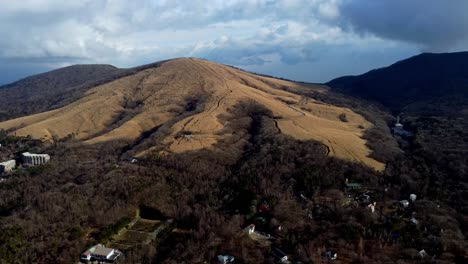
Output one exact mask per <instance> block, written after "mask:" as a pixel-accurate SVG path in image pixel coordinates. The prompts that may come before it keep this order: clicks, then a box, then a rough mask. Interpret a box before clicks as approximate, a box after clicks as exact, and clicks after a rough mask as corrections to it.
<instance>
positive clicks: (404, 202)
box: [400, 200, 409, 208]
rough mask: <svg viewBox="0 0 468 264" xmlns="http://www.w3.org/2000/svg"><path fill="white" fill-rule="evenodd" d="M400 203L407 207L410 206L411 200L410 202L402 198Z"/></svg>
mask: <svg viewBox="0 0 468 264" xmlns="http://www.w3.org/2000/svg"><path fill="white" fill-rule="evenodd" d="M400 204H401V205H402V206H403V207H404V208H406V207H408V205H409V202H408V200H401V201H400Z"/></svg>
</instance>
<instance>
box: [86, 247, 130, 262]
mask: <svg viewBox="0 0 468 264" xmlns="http://www.w3.org/2000/svg"><path fill="white" fill-rule="evenodd" d="M121 254H122V252H120V251H118V250H116V249H113V248H108V247H105V246H104V245H102V244H97V245H95V246H92V247H90V248H89V249H88V250H86V251H85V252H83V253H81V256H80V259H81V260H82V261H92V260H97V261H106V262H113V261H115V260H116V259H117V258H119V257H120V255H121Z"/></svg>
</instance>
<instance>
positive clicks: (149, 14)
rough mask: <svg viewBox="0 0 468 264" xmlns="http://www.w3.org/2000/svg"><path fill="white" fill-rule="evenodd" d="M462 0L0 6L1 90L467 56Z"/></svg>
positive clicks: (312, 71)
mask: <svg viewBox="0 0 468 264" xmlns="http://www.w3.org/2000/svg"><path fill="white" fill-rule="evenodd" d="M467 10H468V1H467V0H450V1H447V0H219V1H215V0H212V1H210V0H186V1H182V0H135V1H127V0H76V1H75V0H73V1H64V0H21V1H16V0H0V35H1V38H0V83H8V82H11V81H14V80H17V79H19V78H22V77H25V76H28V75H31V74H35V73H40V72H44V71H48V70H51V69H55V68H59V67H63V66H67V65H71V64H88V63H102V64H112V65H115V66H117V67H133V66H137V65H141V64H145V63H151V62H155V61H159V60H162V59H168V58H174V57H199V58H205V59H209V60H214V61H217V62H221V63H225V64H230V65H234V66H238V67H240V68H244V69H246V70H250V71H254V72H260V73H266V74H271V75H275V76H279V77H286V78H290V79H295V80H301V81H309V82H325V81H328V80H330V79H332V78H335V77H338V76H341V75H349V74H360V73H363V72H366V71H367V70H369V69H372V68H375V67H382V66H386V65H389V64H391V63H393V62H395V61H397V60H400V59H403V58H406V57H409V56H413V55H416V54H419V53H421V52H451V51H462V50H468V16H467V15H466V11H467Z"/></svg>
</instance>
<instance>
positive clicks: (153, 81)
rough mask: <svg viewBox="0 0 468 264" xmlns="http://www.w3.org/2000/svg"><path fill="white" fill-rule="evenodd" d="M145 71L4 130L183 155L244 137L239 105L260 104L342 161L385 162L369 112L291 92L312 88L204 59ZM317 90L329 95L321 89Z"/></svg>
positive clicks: (282, 127) (288, 130) (280, 125)
mask: <svg viewBox="0 0 468 264" xmlns="http://www.w3.org/2000/svg"><path fill="white" fill-rule="evenodd" d="M158 66H159V65H158ZM106 69H107V68H106ZM139 69H140V71H138V72H137V73H135V74H132V75H129V76H126V77H122V78H119V79H116V80H114V81H111V82H107V83H105V84H102V85H98V86H95V87H93V88H90V89H88V90H86V91H84V92H83V93H82V94H81V95H80V97H79V99H77V100H76V101H73V102H71V103H69V104H67V105H65V106H63V107H60V108H57V109H54V110H51V111H46V112H42V113H39V114H34V115H30V116H25V117H21V118H17V119H13V120H9V121H6V122H3V123H0V129H5V130H8V131H11V132H12V133H15V134H16V135H19V136H26V135H31V136H33V137H35V138H42V139H54V140H57V139H64V138H70V137H72V138H73V139H75V140H79V141H83V142H85V143H87V144H96V143H103V142H109V141H125V142H128V144H130V145H131V146H132V147H133V148H134V149H135V150H138V151H136V152H135V153H133V154H134V155H136V156H138V157H140V156H144V155H146V154H148V153H153V152H157V153H158V152H159V153H160V152H161V151H163V152H174V153H180V152H185V151H193V150H197V149H201V148H207V147H216V144H219V143H220V142H225V141H227V140H231V141H233V142H237V141H239V140H243V139H240V138H237V139H236V133H237V132H236V130H235V129H233V128H231V127H230V125H231V124H230V120H231V119H232V118H234V117H233V110H234V109H235V108H236V106H238V105H239V104H241V103H242V102H253V103H257V104H259V105H262V106H264V107H266V108H267V109H268V110H269V111H271V114H272V116H273V117H274V120H275V122H276V127H277V129H278V130H279V131H280V132H282V133H283V134H286V135H289V136H292V137H294V138H297V139H300V140H317V141H319V142H321V143H323V144H324V145H326V146H327V147H328V149H329V152H330V154H331V155H333V156H336V157H339V158H342V159H346V160H351V161H355V162H362V163H364V164H367V165H368V166H370V167H373V168H375V169H377V170H382V169H383V167H384V164H383V163H381V162H378V161H376V160H374V159H372V158H369V157H368V156H369V155H370V154H371V151H370V150H369V148H368V146H367V145H366V143H367V142H366V140H365V139H363V138H362V136H363V134H364V132H365V131H366V130H367V129H370V128H372V127H373V125H372V124H371V123H370V122H369V121H367V120H366V119H365V118H364V117H363V116H361V115H359V114H357V113H355V112H353V111H352V110H350V109H348V108H344V107H338V106H334V105H330V104H325V103H323V102H320V101H316V100H314V99H311V98H306V97H303V96H300V95H298V94H296V93H292V92H289V91H287V90H295V91H301V90H304V91H305V90H310V89H311V86H310V85H304V84H297V83H293V82H289V81H284V80H277V79H273V78H268V77H260V76H257V75H253V74H250V73H246V72H243V71H240V70H237V69H234V68H232V67H228V66H224V65H220V64H216V63H212V62H209V61H204V60H198V59H176V60H171V61H168V62H164V63H162V64H161V65H160V67H146V69H144V68H139ZM112 72H114V71H112ZM112 74H113V73H110V75H112ZM67 83H71V81H68V82H67ZM312 89H316V91H317V92H323V89H322V88H321V87H319V86H317V87H312ZM340 116H341V118H340ZM343 117H345V119H343ZM162 128H165V129H167V131H168V132H167V133H166V134H164V136H163V138H162V139H161V140H160V142H158V143H159V144H157V145H156V144H155V143H154V142H150V143H148V142H145V139H147V138H149V137H151V136H152V135H153V134H156V133H158V132H160V131H158V130H161V129H162Z"/></svg>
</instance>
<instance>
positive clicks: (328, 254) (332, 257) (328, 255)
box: [325, 251, 338, 260]
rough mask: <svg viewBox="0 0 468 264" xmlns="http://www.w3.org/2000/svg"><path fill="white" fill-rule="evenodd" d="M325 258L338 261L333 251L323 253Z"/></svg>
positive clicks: (336, 254)
mask: <svg viewBox="0 0 468 264" xmlns="http://www.w3.org/2000/svg"><path fill="white" fill-rule="evenodd" d="M325 257H327V258H328V260H336V259H338V253H336V252H335V251H327V252H326V253H325Z"/></svg>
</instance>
